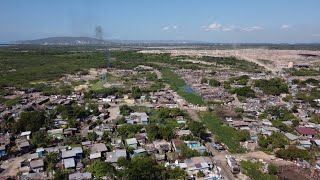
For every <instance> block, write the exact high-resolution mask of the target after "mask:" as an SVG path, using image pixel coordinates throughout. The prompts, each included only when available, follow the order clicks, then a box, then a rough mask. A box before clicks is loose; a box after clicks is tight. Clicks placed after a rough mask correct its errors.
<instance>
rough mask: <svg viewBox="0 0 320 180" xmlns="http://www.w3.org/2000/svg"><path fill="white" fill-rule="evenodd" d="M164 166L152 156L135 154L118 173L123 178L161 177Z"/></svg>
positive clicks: (132, 179) (133, 179)
mask: <svg viewBox="0 0 320 180" xmlns="http://www.w3.org/2000/svg"><path fill="white" fill-rule="evenodd" d="M164 170H165V169H164V167H163V166H161V165H158V163H157V162H156V161H155V159H153V158H152V157H146V156H135V157H133V158H132V160H131V161H130V163H128V164H127V165H125V166H124V170H123V171H122V172H121V173H120V176H121V177H122V178H123V179H131V180H139V179H154V180H158V179H159V180H160V179H163V171H164Z"/></svg>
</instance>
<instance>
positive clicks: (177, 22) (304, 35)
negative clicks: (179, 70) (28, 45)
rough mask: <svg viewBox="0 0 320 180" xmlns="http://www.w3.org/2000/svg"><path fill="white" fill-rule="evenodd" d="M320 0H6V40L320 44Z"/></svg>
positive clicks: (0, 36)
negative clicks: (98, 35)
mask: <svg viewBox="0 0 320 180" xmlns="http://www.w3.org/2000/svg"><path fill="white" fill-rule="evenodd" d="M319 8H320V1H319V0H223V1H222V0H221V1H218V0H161V1H160V0H159V1H153V0H134V1H133V0H68V1H66V0H54V1H43V0H28V1H22V0H2V1H1V2H0V42H10V41H15V40H25V39H37V38H44V37H54V36H94V29H95V27H96V26H98V25H100V26H101V27H102V28H103V31H104V37H105V38H107V39H121V40H197V41H206V42H216V43H248V42H250V43H320V11H319Z"/></svg>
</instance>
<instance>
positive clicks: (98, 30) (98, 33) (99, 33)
mask: <svg viewBox="0 0 320 180" xmlns="http://www.w3.org/2000/svg"><path fill="white" fill-rule="evenodd" d="M95 31H96V38H98V39H101V40H102V39H103V29H102V27H101V26H97V27H96V29H95Z"/></svg>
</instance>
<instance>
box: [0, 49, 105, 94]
mask: <svg viewBox="0 0 320 180" xmlns="http://www.w3.org/2000/svg"><path fill="white" fill-rule="evenodd" d="M0 65H1V66H0V76H1V78H0V87H5V86H15V87H18V88H21V87H23V88H26V87H36V86H39V85H38V84H39V82H47V81H52V80H58V79H59V78H61V77H62V76H63V75H64V74H74V73H76V72H81V71H85V70H86V69H89V68H98V67H103V66H104V57H103V53H100V52H81V53H79V52H77V53H75V52H65V51H54V50H47V51H41V50H40V49H39V50H16V49H0ZM40 84H41V83H40Z"/></svg>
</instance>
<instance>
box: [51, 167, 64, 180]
mask: <svg viewBox="0 0 320 180" xmlns="http://www.w3.org/2000/svg"><path fill="white" fill-rule="evenodd" d="M67 179H68V174H67V172H66V171H64V170H62V169H57V170H56V171H55V174H54V176H53V180H67Z"/></svg>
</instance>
